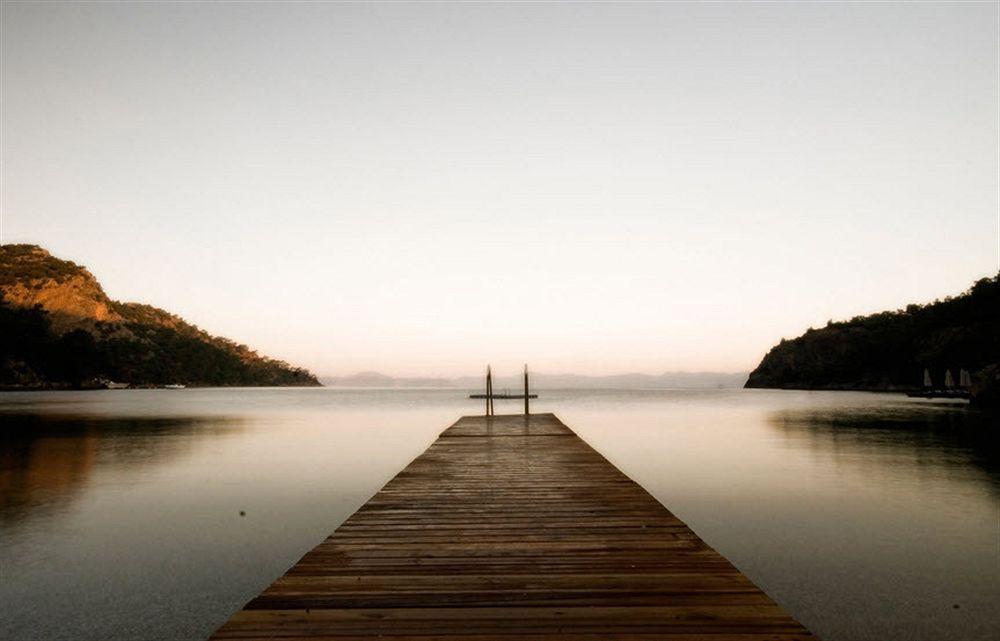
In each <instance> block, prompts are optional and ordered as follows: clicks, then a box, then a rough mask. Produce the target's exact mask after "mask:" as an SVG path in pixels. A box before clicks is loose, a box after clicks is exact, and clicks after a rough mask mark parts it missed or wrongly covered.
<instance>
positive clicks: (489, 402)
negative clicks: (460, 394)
mask: <svg viewBox="0 0 1000 641" xmlns="http://www.w3.org/2000/svg"><path fill="white" fill-rule="evenodd" d="M530 400H531V399H530V390H529V388H528V365H527V363H525V365H524V415H525V416H528V415H529V414H531V409H530V406H529V402H530ZM495 414H496V413H495V412H494V411H493V369H492V368H491V367H490V366H489V365H487V366H486V416H494V415H495Z"/></svg>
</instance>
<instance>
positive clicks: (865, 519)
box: [0, 388, 1000, 641]
mask: <svg viewBox="0 0 1000 641" xmlns="http://www.w3.org/2000/svg"><path fill="white" fill-rule="evenodd" d="M466 395H467V392H464V391H461V390H428V389H420V390H415V389H414V390H351V389H329V388H324V389H190V390H178V391H173V390H134V391H132V390H129V391H97V392H36V393H13V392H7V393H0V638H2V639H5V640H6V639H10V640H12V641H14V640H17V641H29V640H32V639H73V640H82V639H83V640H85V639H93V640H100V641H107V640H111V639H141V640H147V639H148V640H156V639H203V638H205V637H206V636H207V635H209V634H210V633H211V632H212V631H213V630H214V629H215V628H216V627H218V626H219V625H221V624H222V623H223V622H224V621H225V620H226V619H227V618H228V617H229V616H230V615H231V614H232V613H233V612H234V611H236V610H237V609H239V608H240V607H241V606H242V605H243V604H244V603H245V602H246V601H248V600H249V599H250V598H251V597H253V596H255V595H256V594H257V593H258V592H259V591H261V590H262V589H263V588H264V587H266V586H267V585H268V584H270V583H271V582H272V581H273V580H274V579H275V578H277V577H278V576H279V575H280V574H281V573H283V572H284V571H285V570H286V569H287V568H288V567H289V566H291V565H292V564H293V563H295V562H296V561H297V560H298V559H299V558H300V557H301V556H302V554H303V553H305V552H306V551H307V550H309V549H310V548H312V547H313V546H315V545H317V544H318V543H319V542H321V541H322V540H323V539H324V538H325V537H326V536H327V535H328V534H329V533H330V532H332V531H333V530H334V529H335V528H336V527H337V526H338V525H339V524H340V523H341V522H342V521H344V520H345V519H346V518H347V517H348V516H349V515H350V514H351V513H352V512H354V511H355V510H356V509H357V508H358V507H359V506H361V505H362V504H363V503H364V502H365V501H366V500H367V499H368V497H370V496H371V495H372V494H374V493H375V492H376V491H377V490H378V489H379V488H380V487H381V486H382V485H383V484H384V483H385V482H386V481H388V480H389V479H390V478H392V477H393V476H394V475H395V474H396V473H397V472H398V471H399V470H400V469H402V468H403V467H404V466H405V465H406V464H407V463H408V462H409V461H410V460H411V459H413V458H414V457H415V456H417V455H418V454H419V453H420V452H421V451H423V450H424V449H425V448H426V447H427V446H428V445H429V444H430V443H431V442H432V441H433V440H434V439H435V437H436V436H437V434H438V433H439V432H440V431H442V430H443V429H444V428H445V427H447V426H448V425H449V424H450V423H452V422H453V421H455V420H456V419H457V418H458V417H459V416H461V415H463V414H475V413H480V412H481V405H480V402H478V401H470V400H468V399H467V398H465V396H466ZM540 395H541V398H540V399H539V400H538V401H536V402H535V404H534V405H533V409H535V410H537V411H554V412H556V413H557V415H558V416H559V417H560V418H562V419H563V421H565V422H566V423H567V424H568V425H569V426H570V427H572V428H573V429H574V430H576V431H577V432H578V433H579V434H580V435H581V436H582V437H583V438H584V439H585V440H586V441H587V442H589V443H590V444H591V445H593V446H594V447H595V448H596V449H597V450H598V451H600V452H601V453H602V454H604V455H605V456H606V457H607V458H608V459H610V460H611V461H612V462H613V463H614V464H616V465H617V466H618V467H619V468H621V469H622V470H623V471H624V472H625V473H626V474H628V475H630V476H631V477H632V478H633V479H635V480H636V481H638V482H639V483H640V484H642V485H643V486H644V487H646V489H648V490H649V491H650V492H651V493H652V494H653V495H654V496H656V498H658V499H659V500H660V501H662V502H663V503H664V504H665V505H666V506H667V507H668V508H669V509H670V510H672V511H673V512H674V513H675V514H677V515H678V516H679V517H680V518H682V519H683V520H684V521H686V522H687V523H688V524H689V525H690V526H691V528H692V529H694V530H695V532H697V533H698V534H699V535H700V536H701V537H702V538H703V539H704V540H705V541H706V542H707V543H708V544H710V545H712V546H713V547H715V548H716V549H717V550H718V551H719V552H721V553H722V554H723V555H725V556H726V557H728V558H729V559H730V560H731V561H732V562H733V563H734V564H735V565H736V566H737V567H738V568H739V569H741V570H742V571H743V572H744V573H745V574H747V575H748V576H749V577H750V578H751V579H752V580H753V581H755V582H756V583H757V584H758V585H760V586H761V587H762V588H763V589H764V590H765V591H767V592H768V593H769V594H770V595H771V596H772V597H773V598H774V599H775V600H777V601H778V603H780V604H781V605H782V606H784V607H785V608H786V609H787V610H788V611H789V612H791V614H792V615H794V616H795V617H796V618H798V619H799V620H800V621H801V622H802V623H803V624H805V625H806V626H807V627H809V628H810V629H812V630H813V631H814V632H816V633H817V634H818V635H819V636H820V637H821V638H822V639H825V640H826V641H848V640H862V639H878V640H880V641H887V640H890V641H891V640H894V639H899V640H904V639H905V640H917V641H920V640H925V639H926V640H928V641H931V640H935V639H963V640H977V639H982V640H986V639H998V638H1000V449H998V444H1000V425H998V424H997V421H996V418H995V417H994V418H991V417H989V416H986V415H983V414H979V413H976V412H974V411H971V410H969V409H968V408H967V407H966V406H964V405H956V404H950V403H941V402H932V401H925V400H912V399H908V398H906V397H903V396H896V395H886V394H865V393H850V392H788V391H764V390H700V391H696V390H655V391H654V390H647V391H643V390H634V391H626V390H608V391H598V390H555V391H546V390H542V391H541V392H540ZM498 403H499V405H498V408H497V411H498V413H502V412H503V411H508V412H517V411H518V410H519V409H520V405H519V404H518V403H517V402H516V401H513V402H510V404H509V406H508V405H506V404H505V403H504V402H500V401H498Z"/></svg>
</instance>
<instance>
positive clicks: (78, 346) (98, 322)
mask: <svg viewBox="0 0 1000 641" xmlns="http://www.w3.org/2000/svg"><path fill="white" fill-rule="evenodd" d="M0 322H2V324H3V326H0V332H2V333H3V334H4V336H3V337H2V340H0V384H2V385H7V386H29V387H44V386H47V385H53V384H59V385H60V386H65V385H78V384H81V383H82V382H83V379H84V378H87V377H89V378H95V377H104V378H111V379H114V380H118V381H123V382H128V383H133V384H149V385H151V384H164V383H178V382H180V383H186V384H189V385H318V384H319V382H318V381H317V380H316V378H315V376H313V375H312V374H311V373H309V372H308V371H306V370H303V369H301V368H294V367H292V366H290V365H288V364H287V363H284V362H282V361H277V360H273V359H269V358H267V357H264V356H261V355H259V354H257V353H256V352H254V351H253V350H251V349H250V348H248V347H247V346H245V345H239V344H237V343H235V342H233V341H230V340H228V339H225V338H221V337H217V336H212V335H211V334H209V333H208V332H205V331H203V330H201V329H199V328H198V327H196V326H194V325H192V324H190V323H188V322H186V321H184V319H182V318H180V317H179V316H176V315H174V314H171V313H169V312H167V311H164V310H162V309H159V308H156V307H152V306H150V305H140V304H137V303H121V302H118V301H114V300H111V299H110V298H108V296H107V294H105V293H104V290H103V289H102V288H101V285H100V283H98V281H97V279H96V278H94V276H93V275H92V274H91V273H90V272H89V271H87V270H86V269H84V268H83V267H81V266H80V265H77V264H76V263H73V262H71V261H67V260H62V259H59V258H56V257H54V256H52V255H51V254H49V253H48V252H47V251H45V250H44V249H42V248H41V247H37V246H35V245H3V246H0Z"/></svg>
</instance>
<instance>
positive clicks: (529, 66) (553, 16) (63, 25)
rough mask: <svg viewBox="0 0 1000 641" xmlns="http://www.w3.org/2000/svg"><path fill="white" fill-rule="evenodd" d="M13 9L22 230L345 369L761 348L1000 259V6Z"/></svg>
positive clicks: (733, 367)
mask: <svg viewBox="0 0 1000 641" xmlns="http://www.w3.org/2000/svg"><path fill="white" fill-rule="evenodd" d="M0 11H2V16H0V17H2V26H0V32H2V44H0V52H2V63H0V65H2V81H0V85H2V115H0V121H2V140H0V148H2V149H0V151H2V180H3V183H2V189H0V206H2V234H0V235H2V239H0V240H2V242H4V243H14V242H30V243H37V244H41V245H42V246H44V247H46V248H47V249H49V250H50V251H51V252H53V253H54V254H55V255H57V256H60V257H62V258H66V259H70V260H73V261H75V262H78V263H80V264H83V265H85V266H87V267H88V268H89V269H90V270H91V271H92V272H93V273H94V274H95V275H96V276H97V278H98V279H99V280H100V281H101V283H102V284H103V285H104V288H105V290H106V291H107V293H108V294H109V295H110V296H111V297H112V298H115V299H119V300H128V301H138V302H145V303H150V304H154V305H157V306H159V307H163V308H166V309H168V310H170V311H172V312H174V313H177V314H180V315H181V316H183V317H185V318H186V319H187V320H189V321H191V322H193V323H195V324H197V325H199V326H200V327H202V328H203V329H206V330H208V331H210V332H212V333H215V334H220V335H224V336H227V337H230V338H233V339H235V340H238V341H240V342H244V343H247V344H249V345H251V346H253V347H254V348H256V349H258V350H259V351H261V352H262V353H265V354H268V355H271V356H275V357H279V358H283V359H286V360H288V361H290V362H293V363H295V364H298V365H302V366H306V367H309V368H310V369H312V370H313V371H315V372H317V373H319V374H328V375H342V374H349V373H353V372H357V371H362V370H376V371H380V372H384V373H387V374H394V375H411V376H412V375H418V376H419V375H435V376H450V375H461V374H469V373H476V372H479V371H480V369H481V368H482V366H483V365H484V364H485V363H487V362H491V363H493V364H494V368H495V369H496V370H497V371H499V372H500V373H503V372H504V371H506V370H510V371H511V372H514V371H516V368H518V367H519V366H520V364H521V363H524V362H528V363H530V364H531V366H532V368H533V369H535V370H536V371H544V372H550V373H556V372H574V373H579V374H609V373H622V372H646V373H659V372H663V371H674V370H688V371H706V370H707V371H744V370H750V369H752V368H753V367H754V366H755V365H756V364H757V362H758V361H759V360H760V358H761V357H762V356H763V355H764V353H765V352H766V351H767V350H768V349H769V348H770V347H771V346H772V345H773V344H774V343H776V342H777V341H779V340H780V339H781V338H782V337H787V338H790V337H793V336H797V335H799V334H801V333H802V332H803V331H804V330H805V329H807V328H808V327H810V326H814V327H818V326H822V325H824V324H825V323H826V322H827V320H829V319H844V318H850V317H852V316H855V315H857V314H861V313H869V312H875V311H880V310H883V309H894V308H899V307H902V306H905V305H906V304H908V303H910V302H927V301H931V300H934V299H935V298H939V297H944V296H946V295H952V294H957V293H959V292H961V291H963V290H965V289H966V288H967V287H968V286H969V285H970V284H971V283H972V282H973V281H974V280H975V279H977V278H981V277H984V276H989V275H993V274H996V272H997V270H998V269H1000V229H998V225H1000V202H998V198H1000V196H998V193H1000V186H998V173H1000V171H998V170H1000V167H998V155H1000V139H998V121H1000V111H998V109H1000V106H998V57H1000V52H998V42H1000V26H998V25H1000V5H998V4H997V3H992V2H983V3H922V4H909V3H874V4H864V3H804V2H803V3H778V2H772V3H752V4H736V3H713V4H688V3H658V4H657V3H652V4H651V3H632V4H602V3H590V4H570V3H542V4H512V3H508V4H490V3H475V4H465V5H459V4H446V3H438V4H389V3H387V4H364V5H362V4H343V3H318V2H314V3H304V2H299V3H297V2H287V3H267V2H259V3H235V2H231V3H226V2H219V3H165V2H162V3H87V2H73V3H43V4H39V3H17V2H4V3H3V6H2V10H0Z"/></svg>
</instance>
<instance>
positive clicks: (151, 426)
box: [0, 414, 240, 524]
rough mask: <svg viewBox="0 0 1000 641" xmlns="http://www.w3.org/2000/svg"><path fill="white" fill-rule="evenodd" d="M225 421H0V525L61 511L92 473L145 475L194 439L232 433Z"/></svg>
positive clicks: (2, 417) (17, 417)
mask: <svg viewBox="0 0 1000 641" xmlns="http://www.w3.org/2000/svg"><path fill="white" fill-rule="evenodd" d="M239 423H240V421H239V420H237V419H233V418H228V417H170V418H148V417H136V418H108V417H93V416H88V417H80V416H39V415H35V414H0V524H2V523H5V522H8V523H9V522H13V521H17V520H20V519H21V518H24V517H26V516H27V515H28V513H29V512H30V513H31V514H32V515H33V516H38V515H42V514H44V513H48V512H50V511H52V510H58V509H61V508H64V507H65V506H67V505H68V504H70V503H71V502H72V501H74V500H75V499H76V498H77V497H78V496H79V495H80V493H81V492H82V491H83V490H84V489H86V487H87V484H88V483H89V482H90V481H91V480H92V477H93V475H94V474H95V473H96V472H98V471H119V472H130V471H138V470H143V469H147V468H149V467H151V466H155V465H162V464H163V463H165V462H167V461H170V460H171V459H174V458H176V457H177V456H180V455H183V454H185V453H188V452H190V451H191V450H192V449H193V448H194V447H196V445H197V443H198V441H199V440H200V437H203V436H211V435H217V434H220V433H223V432H228V431H234V430H238V429H240V426H239Z"/></svg>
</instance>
